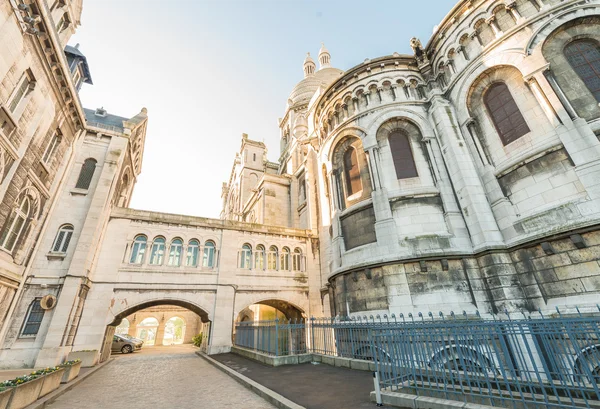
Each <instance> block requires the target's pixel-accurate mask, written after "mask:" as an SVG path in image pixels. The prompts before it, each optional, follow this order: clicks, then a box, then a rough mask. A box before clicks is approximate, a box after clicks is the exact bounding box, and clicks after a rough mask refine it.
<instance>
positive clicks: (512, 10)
mask: <svg viewBox="0 0 600 409" xmlns="http://www.w3.org/2000/svg"><path fill="white" fill-rule="evenodd" d="M506 9H507V10H508V11H509V13H510V14H511V15H512V16H513V18H514V19H515V21H516V23H517V24H519V23H520V22H521V20H523V17H522V16H521V13H519V10H518V9H517V2H516V1H513V2H511V3H508V4H507V5H506Z"/></svg>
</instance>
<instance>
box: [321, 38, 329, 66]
mask: <svg viewBox="0 0 600 409" xmlns="http://www.w3.org/2000/svg"><path fill="white" fill-rule="evenodd" d="M329 67H331V54H329V51H328V50H327V48H325V44H324V43H321V49H320V50H319V69H322V68H329Z"/></svg>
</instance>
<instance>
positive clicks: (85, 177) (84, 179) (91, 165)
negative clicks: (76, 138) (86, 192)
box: [75, 158, 98, 189]
mask: <svg viewBox="0 0 600 409" xmlns="http://www.w3.org/2000/svg"><path fill="white" fill-rule="evenodd" d="M96 163H98V162H97V161H96V159H94V158H87V159H86V160H85V162H83V165H81V172H79V178H78V179H77V184H76V185H75V188H77V189H89V188H90V183H92V177H93V176H94V171H95V170H96Z"/></svg>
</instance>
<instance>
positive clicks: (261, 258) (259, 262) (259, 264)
mask: <svg viewBox="0 0 600 409" xmlns="http://www.w3.org/2000/svg"><path fill="white" fill-rule="evenodd" d="M254 268H255V269H257V270H264V269H265V246H263V245H262V244H259V245H258V246H256V251H255V252H254Z"/></svg>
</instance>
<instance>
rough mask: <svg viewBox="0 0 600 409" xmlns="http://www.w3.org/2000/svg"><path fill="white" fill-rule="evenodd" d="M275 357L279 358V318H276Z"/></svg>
mask: <svg viewBox="0 0 600 409" xmlns="http://www.w3.org/2000/svg"><path fill="white" fill-rule="evenodd" d="M275 356H279V318H275Z"/></svg>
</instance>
